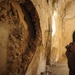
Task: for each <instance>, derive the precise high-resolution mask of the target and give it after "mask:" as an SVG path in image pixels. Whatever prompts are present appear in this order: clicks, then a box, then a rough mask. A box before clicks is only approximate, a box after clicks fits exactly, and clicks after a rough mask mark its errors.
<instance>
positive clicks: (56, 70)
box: [40, 59, 69, 75]
mask: <svg viewBox="0 0 75 75" xmlns="http://www.w3.org/2000/svg"><path fill="white" fill-rule="evenodd" d="M40 75H69V69H68V65H67V59H62V60H60V61H59V62H57V63H55V64H53V65H51V66H50V67H49V66H47V67H46V71H45V72H42V73H41V74H40Z"/></svg>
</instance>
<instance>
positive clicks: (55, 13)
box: [52, 11, 57, 36]
mask: <svg viewBox="0 0 75 75" xmlns="http://www.w3.org/2000/svg"><path fill="white" fill-rule="evenodd" d="M56 16H57V12H56V11H54V14H53V16H52V36H54V34H55V31H56V27H55V17H56Z"/></svg>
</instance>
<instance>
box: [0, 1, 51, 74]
mask: <svg viewBox="0 0 75 75" xmlns="http://www.w3.org/2000/svg"><path fill="white" fill-rule="evenodd" d="M49 18H50V14H49V4H48V1H45V0H31V1H30V0H21V1H19V0H2V1H0V25H2V24H3V28H5V27H6V26H7V29H5V30H4V31H1V32H4V33H3V35H2V34H1V37H3V38H4V35H5V37H6V40H5V41H4V42H5V44H4V45H3V46H4V47H5V48H4V50H5V53H4V50H3V49H2V48H1V49H2V50H1V51H0V52H1V53H2V55H1V56H2V57H3V53H4V54H5V55H4V57H3V63H1V64H0V69H2V70H0V71H1V75H3V73H4V74H5V75H25V73H26V74H27V75H37V74H40V73H41V72H43V71H45V66H46V44H47V41H48V40H47V39H48V35H49V34H48V31H49V28H48V27H49V25H50V24H49V23H48V22H49V21H48V19H49ZM1 23H2V24H1ZM48 24H49V25H48ZM8 27H9V28H8ZM5 31H7V32H5ZM4 39H5V38H4ZM4 42H3V41H1V44H2V43H4ZM1 47H2V46H1ZM0 62H1V61H0ZM1 65H5V66H2V67H1Z"/></svg>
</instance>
